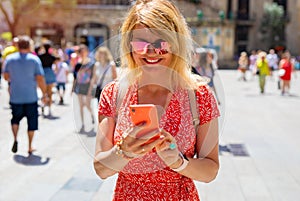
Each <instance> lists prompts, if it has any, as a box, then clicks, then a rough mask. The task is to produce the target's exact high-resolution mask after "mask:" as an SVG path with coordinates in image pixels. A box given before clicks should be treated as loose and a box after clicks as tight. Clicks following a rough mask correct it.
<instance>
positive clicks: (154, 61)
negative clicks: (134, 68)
mask: <svg viewBox="0 0 300 201" xmlns="http://www.w3.org/2000/svg"><path fill="white" fill-rule="evenodd" d="M143 60H144V61H145V62H146V63H147V64H157V63H159V62H160V61H161V60H162V59H147V58H144V59H143Z"/></svg>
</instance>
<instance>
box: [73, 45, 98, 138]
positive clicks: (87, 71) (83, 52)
mask: <svg viewBox="0 0 300 201" xmlns="http://www.w3.org/2000/svg"><path fill="white" fill-rule="evenodd" d="M79 56H80V57H79V60H78V63H77V64H76V65H75V71H74V76H75V79H74V83H73V91H74V92H75V94H76V95H77V96H78V101H79V109H80V118H81V123H82V126H81V128H80V130H79V132H84V131H85V122H84V113H83V109H84V106H85V107H86V108H87V109H88V111H89V113H90V116H91V119H92V123H93V124H94V122H95V118H94V115H93V110H92V107H91V100H92V98H93V97H92V90H93V84H92V83H95V82H96V68H95V61H94V60H93V59H91V58H90V57H89V50H88V47H87V46H86V45H83V44H82V45H80V47H79Z"/></svg>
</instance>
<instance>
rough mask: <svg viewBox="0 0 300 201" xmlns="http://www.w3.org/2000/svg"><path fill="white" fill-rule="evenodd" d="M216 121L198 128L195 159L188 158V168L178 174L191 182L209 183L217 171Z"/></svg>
mask: <svg viewBox="0 0 300 201" xmlns="http://www.w3.org/2000/svg"><path fill="white" fill-rule="evenodd" d="M218 133H219V129H218V119H217V118H216V119H213V120H211V121H210V122H208V123H205V124H203V125H201V126H199V128H198V133H197V143H196V151H197V158H189V163H188V166H187V167H186V168H185V169H183V170H182V171H180V172H179V173H180V174H182V175H184V176H186V177H189V178H191V179H193V180H197V181H202V182H210V181H212V180H214V179H215V177H216V176H217V173H218V170H219V136H218Z"/></svg>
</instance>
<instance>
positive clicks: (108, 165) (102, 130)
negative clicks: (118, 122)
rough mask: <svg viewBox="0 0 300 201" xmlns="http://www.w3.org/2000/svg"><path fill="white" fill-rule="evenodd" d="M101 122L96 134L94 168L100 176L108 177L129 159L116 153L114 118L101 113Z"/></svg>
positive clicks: (121, 167)
mask: <svg viewBox="0 0 300 201" xmlns="http://www.w3.org/2000/svg"><path fill="white" fill-rule="evenodd" d="M99 122H100V123H99V126H98V133H97V136H96V150H95V157H94V169H95V171H96V173H97V175H98V176H99V177H101V178H102V179H106V178H107V177H110V176H112V175H114V174H116V173H117V172H118V171H119V170H121V169H123V167H124V166H125V165H126V164H127V163H128V160H126V159H124V158H122V156H120V155H117V154H116V148H115V146H114V145H113V133H114V129H115V121H114V119H113V118H112V117H105V116H101V115H100V116H99Z"/></svg>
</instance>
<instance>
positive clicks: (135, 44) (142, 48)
mask: <svg viewBox="0 0 300 201" xmlns="http://www.w3.org/2000/svg"><path fill="white" fill-rule="evenodd" d="M149 44H150V43H147V42H142V41H132V42H131V46H132V49H133V51H135V52H136V53H137V54H146V53H147V49H148V48H147V47H148V45H149Z"/></svg>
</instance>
